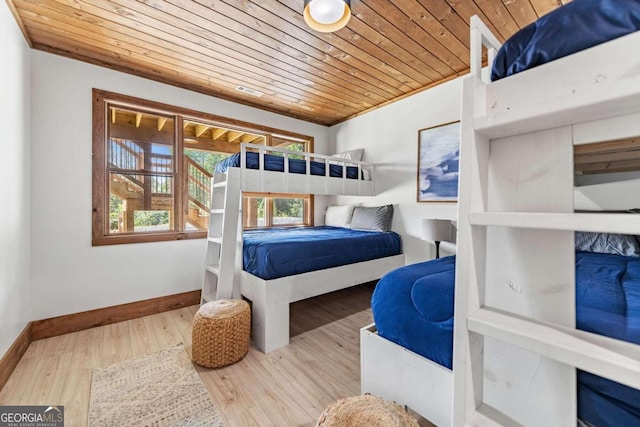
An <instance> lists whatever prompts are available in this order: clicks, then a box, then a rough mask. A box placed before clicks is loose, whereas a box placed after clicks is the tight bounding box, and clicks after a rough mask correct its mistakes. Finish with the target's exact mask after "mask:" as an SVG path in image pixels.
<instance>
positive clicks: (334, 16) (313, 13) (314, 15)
mask: <svg viewBox="0 0 640 427" xmlns="http://www.w3.org/2000/svg"><path fill="white" fill-rule="evenodd" d="M349 18H351V0H304V21H305V22H306V23H307V25H308V26H309V27H311V28H312V29H314V30H316V31H319V32H321V33H331V32H333V31H338V30H339V29H340V28H343V27H344V26H345V25H347V22H349Z"/></svg>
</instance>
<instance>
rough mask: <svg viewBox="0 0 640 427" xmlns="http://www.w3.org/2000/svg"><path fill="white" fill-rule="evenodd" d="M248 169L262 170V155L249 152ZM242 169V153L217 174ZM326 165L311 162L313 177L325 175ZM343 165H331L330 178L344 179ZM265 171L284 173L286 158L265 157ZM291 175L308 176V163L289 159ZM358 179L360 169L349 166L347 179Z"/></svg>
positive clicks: (229, 159)
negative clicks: (230, 169)
mask: <svg viewBox="0 0 640 427" xmlns="http://www.w3.org/2000/svg"><path fill="white" fill-rule="evenodd" d="M246 166H247V169H259V168H260V155H259V153H256V152H253V151H247V162H246ZM234 167H235V168H237V167H240V153H236V154H233V155H231V156H229V157H227V158H226V159H224V160H222V161H221V162H220V163H218V165H217V166H216V172H218V173H223V172H226V171H227V169H228V168H234ZM325 167H326V166H325V163H324V162H310V169H311V172H310V173H311V175H320V176H324V175H325V170H326V169H325ZM342 168H343V166H341V165H334V164H330V165H329V176H332V177H335V178H341V177H342V172H343V171H342ZM264 169H265V170H268V171H275V172H284V157H281V156H274V155H272V154H265V155H264ZM289 173H298V174H306V173H307V162H306V160H301V159H289ZM357 177H358V168H357V167H355V166H347V178H351V179H356V178H357Z"/></svg>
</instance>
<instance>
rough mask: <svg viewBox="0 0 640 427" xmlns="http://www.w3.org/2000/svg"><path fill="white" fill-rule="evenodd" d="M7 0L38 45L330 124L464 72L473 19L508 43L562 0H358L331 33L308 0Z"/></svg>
mask: <svg viewBox="0 0 640 427" xmlns="http://www.w3.org/2000/svg"><path fill="white" fill-rule="evenodd" d="M8 1H9V2H10V6H11V7H12V8H13V9H14V14H15V15H16V19H17V21H18V23H19V25H20V26H21V28H22V30H23V32H24V33H25V36H26V37H27V40H28V41H29V43H30V45H31V46H32V47H33V48H35V49H41V50H44V51H48V52H53V53H56V54H60V55H64V56H68V57H71V58H75V59H78V60H81V61H86V62H90V63H94V64H99V65H102V66H106V67H109V68H112V69H115V70H119V71H124V72H127V73H131V74H135V75H138V76H142V77H146V78H149V79H153V80H157V81H161V82H165V83H169V84H172V85H175V86H179V87H184V88H187V89H191V90H194V91H197V92H202V93H205V94H208V95H212V96H216V97H220V98H224V99H228V100H232V101H235V102H240V103H243V104H247V105H251V106H255V107H258V108H261V109H264V110H268V111H274V112H277V113H281V114H285V115H288V116H292V117H296V118H300V119H302V120H306V121H310V122H314V123H320V124H324V125H332V124H335V123H338V122H340V121H343V120H345V119H347V118H350V117H353V116H355V115H358V114H360V113H362V112H364V111H367V110H370V109H372V108H376V107H378V106H381V105H384V104H386V103H388V102H391V101H393V100H396V99H399V98H403V97H405V96H407V95H410V94H412V93H415V92H418V91H421V90H424V89H425V88H428V87H431V86H433V85H435V84H438V83H441V82H444V81H447V80H448V79H451V78H453V77H455V76H458V75H461V74H465V73H466V72H468V67H469V25H468V22H469V19H470V17H471V16H472V15H475V14H477V15H479V16H480V17H481V18H482V20H483V21H484V22H485V23H486V24H487V25H488V26H489V27H490V28H491V29H492V31H494V33H495V34H496V35H497V36H498V38H499V39H500V40H505V39H506V38H508V37H509V36H511V35H512V34H513V33H515V32H516V31H517V30H518V29H519V28H522V27H523V26H525V25H527V24H529V23H530V22H533V21H534V20H535V19H537V18H538V17H539V16H542V15H544V14H546V13H547V12H549V11H551V10H553V9H555V8H556V7H558V6H560V5H561V4H562V3H566V2H567V1H568V0H399V1H391V0H353V1H352V4H351V8H352V12H353V16H352V17H351V20H350V21H349V24H348V25H347V27H345V28H343V29H341V30H339V31H337V32H336V33H332V34H321V33H317V32H315V31H313V30H311V29H309V28H308V27H307V26H306V25H305V23H304V20H303V19H302V9H303V0H254V1H247V0H139V1H136V0H8ZM237 86H243V87H246V88H250V89H253V90H255V91H258V92H261V93H262V96H259V97H257V96H254V95H250V94H247V93H245V92H241V91H238V90H237V89H236V87H237Z"/></svg>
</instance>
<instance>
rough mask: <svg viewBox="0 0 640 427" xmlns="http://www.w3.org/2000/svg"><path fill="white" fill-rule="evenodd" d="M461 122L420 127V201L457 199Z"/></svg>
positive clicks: (451, 200)
mask: <svg viewBox="0 0 640 427" xmlns="http://www.w3.org/2000/svg"><path fill="white" fill-rule="evenodd" d="M459 170H460V122H459V121H457V122H452V123H445V124H443V125H439V126H434V127H430V128H426V129H421V130H419V131H418V195H417V200H418V202H457V201H458V173H459Z"/></svg>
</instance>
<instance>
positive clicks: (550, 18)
mask: <svg viewBox="0 0 640 427" xmlns="http://www.w3.org/2000/svg"><path fill="white" fill-rule="evenodd" d="M638 29H640V0H573V1H572V2H571V3H568V4H566V5H564V6H562V7H560V8H558V9H556V10H554V11H552V12H550V13H548V14H546V15H545V16H543V17H541V18H540V19H538V20H537V21H536V22H534V23H532V24H529V25H528V26H526V27H524V28H523V29H521V30H520V31H518V32H517V33H516V34H514V35H513V36H512V37H511V38H509V40H507V41H506V42H505V44H504V45H503V46H502V47H501V48H500V50H499V51H498V54H497V55H496V59H495V61H494V63H493V70H492V71H491V80H499V79H501V78H503V77H507V76H510V75H512V74H516V73H519V72H520V71H524V70H527V69H529V68H533V67H536V66H538V65H542V64H544V63H546V62H549V61H553V60H554V59H558V58H562V57H563V56H567V55H570V54H572V53H575V52H579V51H581V50H584V49H587V48H590V47H592V46H595V45H598V44H600V43H604V42H606V41H609V40H613V39H616V38H618V37H622V36H624V35H626V34H629V33H632V32H634V31H637V30H638Z"/></svg>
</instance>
